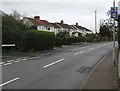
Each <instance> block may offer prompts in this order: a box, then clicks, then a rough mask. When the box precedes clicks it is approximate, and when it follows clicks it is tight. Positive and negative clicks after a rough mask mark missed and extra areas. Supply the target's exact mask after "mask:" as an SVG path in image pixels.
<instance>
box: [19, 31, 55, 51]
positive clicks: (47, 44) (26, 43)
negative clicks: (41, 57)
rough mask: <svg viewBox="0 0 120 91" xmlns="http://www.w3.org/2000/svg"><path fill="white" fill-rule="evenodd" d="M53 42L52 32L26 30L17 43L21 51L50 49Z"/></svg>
mask: <svg viewBox="0 0 120 91" xmlns="http://www.w3.org/2000/svg"><path fill="white" fill-rule="evenodd" d="M54 44H55V36H54V33H52V32H46V31H38V30H27V31H25V32H24V34H23V37H22V38H21V39H20V40H19V43H18V44H17V46H18V49H21V50H22V51H30V50H32V51H41V50H47V49H52V48H53V47H54Z"/></svg>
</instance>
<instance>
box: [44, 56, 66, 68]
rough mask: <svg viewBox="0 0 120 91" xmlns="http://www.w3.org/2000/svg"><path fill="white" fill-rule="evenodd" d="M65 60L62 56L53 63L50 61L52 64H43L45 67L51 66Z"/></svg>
mask: <svg viewBox="0 0 120 91" xmlns="http://www.w3.org/2000/svg"><path fill="white" fill-rule="evenodd" d="M63 60H65V59H64V58H62V59H60V60H58V61H55V62H53V63H50V64H48V65H45V66H43V68H47V67H49V66H51V65H54V64H56V63H59V62H61V61H63Z"/></svg>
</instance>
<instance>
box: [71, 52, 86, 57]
mask: <svg viewBox="0 0 120 91" xmlns="http://www.w3.org/2000/svg"><path fill="white" fill-rule="evenodd" d="M83 52H84V51H81V52H78V53H75V54H73V55H74V56H76V55H78V54H80V53H83Z"/></svg>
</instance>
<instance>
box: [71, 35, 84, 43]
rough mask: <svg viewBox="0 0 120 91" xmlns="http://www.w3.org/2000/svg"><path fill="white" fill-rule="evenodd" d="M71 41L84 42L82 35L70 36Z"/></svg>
mask: <svg viewBox="0 0 120 91" xmlns="http://www.w3.org/2000/svg"><path fill="white" fill-rule="evenodd" d="M71 42H72V43H79V42H84V37H81V36H78V37H72V38H71Z"/></svg>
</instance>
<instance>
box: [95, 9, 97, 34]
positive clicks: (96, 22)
mask: <svg viewBox="0 0 120 91" xmlns="http://www.w3.org/2000/svg"><path fill="white" fill-rule="evenodd" d="M95 34H97V11H96V10H95Z"/></svg>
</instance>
